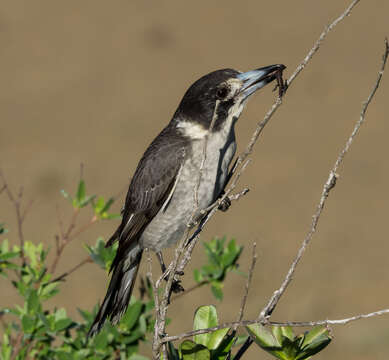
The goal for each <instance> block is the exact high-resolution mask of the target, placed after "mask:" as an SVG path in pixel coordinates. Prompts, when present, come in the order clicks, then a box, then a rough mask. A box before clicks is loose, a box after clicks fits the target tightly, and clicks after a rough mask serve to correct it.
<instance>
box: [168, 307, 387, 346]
mask: <svg viewBox="0 0 389 360" xmlns="http://www.w3.org/2000/svg"><path fill="white" fill-rule="evenodd" d="M386 314H389V309H383V310H379V311H375V312H372V313H368V314H360V315H356V316H353V317H350V318H346V319H338V320H319V321H304V322H303V321H301V322H300V321H296V322H293V321H290V322H275V321H272V322H269V324H271V325H275V326H316V325H346V324H348V323H350V322H352V321H357V320H360V319H368V318H372V317H376V316H381V315H386ZM254 324H261V320H260V319H257V320H243V321H233V322H226V323H223V324H220V325H219V326H214V327H211V328H206V329H200V330H192V331H188V332H186V333H183V334H179V335H172V336H166V337H164V338H163V339H162V340H161V341H162V342H168V341H177V340H182V339H185V338H188V337H191V336H195V335H201V334H207V333H210V332H213V331H216V330H220V329H225V328H233V327H242V326H248V325H254Z"/></svg>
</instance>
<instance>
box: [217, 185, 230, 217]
mask: <svg viewBox="0 0 389 360" xmlns="http://www.w3.org/2000/svg"><path fill="white" fill-rule="evenodd" d="M224 194H225V193H224V190H223V192H222V193H221V195H220V197H223V195H224ZM230 206H231V200H230V198H229V197H228V196H226V197H225V198H224V199H223V201H222V202H221V203H220V205H219V207H218V209H219V210H221V211H223V212H226V211H227V210H228V209H229V208H230Z"/></svg>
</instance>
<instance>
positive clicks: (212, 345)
mask: <svg viewBox="0 0 389 360" xmlns="http://www.w3.org/2000/svg"><path fill="white" fill-rule="evenodd" d="M229 330H230V328H224V329H220V330H216V331H213V332H211V333H210V335H211V336H210V338H209V341H208V344H207V348H208V349H210V350H215V349H217V348H218V347H219V345H220V344H221V343H222V341H223V339H224V337H225V336H226V335H227V333H228V331H229Z"/></svg>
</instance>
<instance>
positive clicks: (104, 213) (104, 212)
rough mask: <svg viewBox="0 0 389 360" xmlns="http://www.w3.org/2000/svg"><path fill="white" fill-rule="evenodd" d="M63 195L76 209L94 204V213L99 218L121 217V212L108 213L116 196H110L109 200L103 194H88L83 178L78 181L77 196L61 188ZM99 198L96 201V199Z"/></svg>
mask: <svg viewBox="0 0 389 360" xmlns="http://www.w3.org/2000/svg"><path fill="white" fill-rule="evenodd" d="M61 194H62V196H63V197H64V198H65V199H67V200H69V201H70V203H71V204H72V206H73V208H74V209H77V210H79V209H81V208H83V207H85V206H87V205H89V204H91V205H92V208H93V210H94V213H95V215H96V217H97V218H98V219H108V220H110V219H117V218H120V215H119V214H110V213H108V210H109V209H110V207H111V206H112V204H113V203H114V201H115V199H114V198H112V197H111V198H109V199H108V200H107V201H105V200H104V198H103V197H102V196H98V197H97V196H96V195H87V194H86V185H85V181H84V180H83V179H81V180H80V182H79V183H78V187H77V191H76V194H75V196H73V197H72V196H71V195H70V194H69V193H68V192H66V191H65V190H61ZM96 198H97V200H96V201H95V199H96Z"/></svg>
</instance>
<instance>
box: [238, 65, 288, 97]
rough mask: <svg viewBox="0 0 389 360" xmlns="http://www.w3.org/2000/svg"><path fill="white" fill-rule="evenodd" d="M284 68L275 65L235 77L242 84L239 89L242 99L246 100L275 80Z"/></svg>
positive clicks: (283, 66)
mask: <svg viewBox="0 0 389 360" xmlns="http://www.w3.org/2000/svg"><path fill="white" fill-rule="evenodd" d="M285 68H286V66H285V65H283V64H276V65H270V66H265V67H262V68H259V69H256V70H251V71H247V72H244V73H241V74H239V75H237V78H238V79H239V80H240V81H242V82H243V86H242V88H241V89H240V93H241V94H243V98H244V99H246V98H248V97H249V96H250V95H252V94H253V93H254V92H255V91H257V90H259V89H261V88H263V87H264V86H265V85H267V84H268V83H270V82H272V81H273V80H275V79H276V78H277V76H278V74H279V73H280V72H282V70H284V69H285Z"/></svg>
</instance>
